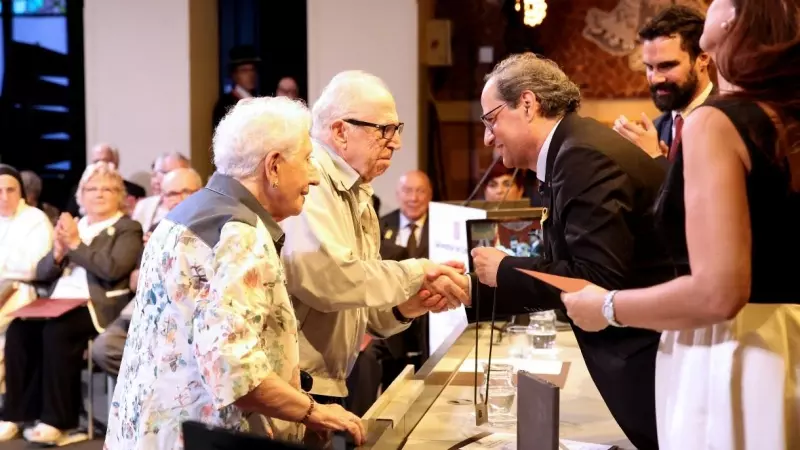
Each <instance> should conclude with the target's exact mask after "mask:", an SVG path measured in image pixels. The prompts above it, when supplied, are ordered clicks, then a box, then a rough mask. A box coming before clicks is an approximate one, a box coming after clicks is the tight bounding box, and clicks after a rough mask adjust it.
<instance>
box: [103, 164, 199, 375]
mask: <svg viewBox="0 0 800 450" xmlns="http://www.w3.org/2000/svg"><path fill="white" fill-rule="evenodd" d="M202 187H203V182H202V180H201V179H200V175H199V174H198V173H197V172H196V171H195V170H194V169H191V168H186V167H181V168H178V169H175V170H173V171H171V172H169V173H168V174H166V175H165V176H164V179H163V181H161V189H162V190H161V197H162V198H163V204H164V206H165V207H166V208H167V211H170V210H172V208H174V207H176V206H178V204H179V203H180V202H182V201H183V200H184V199H185V198H186V197H188V196H190V195H192V194H193V193H195V192H197V191H199V190H200V188H202ZM149 237H150V232H147V233H145V234H144V241H145V243H147V239H148V238H149ZM139 258H140V264H141V255H140V257H139ZM140 264H137V268H136V270H134V271H133V273H131V278H130V289H131V292H136V285H137V284H138V281H139V268H138V267H139V265H140ZM133 302H134V300H131V302H130V303H129V304H128V306H126V307H125V309H124V310H123V311H122V313H121V314H120V316H119V317H118V318H117V319H116V320H115V321H114V322H112V323H111V325H109V326H108V328H106V330H105V331H104V332H102V333H101V334H100V335H99V336H97V338H96V339H95V341H94V346H92V358H93V359H94V360H95V362H97V365H98V366H100V368H102V369H103V370H104V371H106V372H107V373H108V374H110V375H113V376H115V377H116V376H117V374H118V373H119V365H120V363H121V362H122V349H123V348H124V347H125V339H126V338H127V337H128V327H129V326H130V324H131V313H132V308H133Z"/></svg>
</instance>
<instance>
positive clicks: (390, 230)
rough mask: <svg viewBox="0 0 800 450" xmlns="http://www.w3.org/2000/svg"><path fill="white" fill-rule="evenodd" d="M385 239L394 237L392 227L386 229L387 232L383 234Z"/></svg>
mask: <svg viewBox="0 0 800 450" xmlns="http://www.w3.org/2000/svg"><path fill="white" fill-rule="evenodd" d="M383 238H384V239H391V238H392V229H391V228H390V229H388V230H386V233H384V234H383Z"/></svg>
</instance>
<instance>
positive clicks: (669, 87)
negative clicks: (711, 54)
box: [650, 66, 698, 112]
mask: <svg viewBox="0 0 800 450" xmlns="http://www.w3.org/2000/svg"><path fill="white" fill-rule="evenodd" d="M697 84H698V80H697V73H696V72H695V71H694V66H692V70H690V71H689V76H688V78H687V79H686V82H685V83H683V84H680V85H679V84H678V83H674V82H671V81H665V82H663V83H658V84H653V85H650V96H651V97H652V98H653V103H655V105H656V108H658V109H659V110H661V111H663V112H667V111H680V110H683V109H685V108H686V107H687V106H689V103H691V102H692V98H694V93H695V92H697ZM661 90H663V91H667V93H666V94H659V93H658V91H661Z"/></svg>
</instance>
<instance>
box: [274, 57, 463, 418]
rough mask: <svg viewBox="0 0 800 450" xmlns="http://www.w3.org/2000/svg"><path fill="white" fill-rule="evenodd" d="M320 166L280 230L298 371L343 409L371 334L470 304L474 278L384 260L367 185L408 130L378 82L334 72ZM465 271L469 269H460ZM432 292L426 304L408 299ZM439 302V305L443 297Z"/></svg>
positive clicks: (316, 134)
mask: <svg viewBox="0 0 800 450" xmlns="http://www.w3.org/2000/svg"><path fill="white" fill-rule="evenodd" d="M312 116H313V126H312V129H311V136H312V138H313V144H314V151H313V160H314V163H315V165H316V167H317V169H318V170H319V172H320V184H319V187H317V188H314V189H312V190H311V192H310V193H309V195H308V197H307V199H306V205H305V207H304V208H303V211H302V213H301V214H300V215H299V216H296V217H290V218H288V219H286V220H285V221H284V222H283V223H282V227H283V229H284V232H285V233H286V242H285V246H284V249H283V260H284V265H285V267H286V274H287V281H288V288H289V293H290V294H291V295H292V297H293V299H292V300H293V304H294V308H295V311H296V313H297V317H298V319H299V321H300V323H301V324H302V327H301V328H300V330H299V332H300V355H301V367H300V368H301V369H303V370H305V371H307V372H309V373H310V374H311V375H312V376H313V377H314V386H313V389H312V393H313V394H315V396H316V397H315V398H317V401H319V402H321V403H322V402H324V403H342V402H343V398H344V397H346V396H347V387H346V384H345V379H346V378H347V375H348V373H349V372H350V370H351V368H352V367H353V364H354V362H355V359H356V357H357V356H358V353H359V344H360V342H361V337H362V336H363V335H364V333H365V331H368V332H369V333H371V334H372V335H374V336H376V337H382V338H385V337H388V336H390V335H392V334H395V333H397V332H400V331H402V330H405V329H406V328H408V326H409V325H410V323H411V321H413V320H414V318H416V317H419V316H421V315H423V314H425V313H426V312H428V310H429V309H431V308H433V310H436V309H437V308H439V306H438V305H442V303H441V302H442V301H443V300H446V303H445V305H446V306H445V307H450V306H452V307H455V306H457V305H460V304H461V302H462V301H468V298H467V295H466V294H465V290H466V289H467V286H468V280H467V278H466V276H465V275H463V274H461V273H459V271H458V270H457V269H454V268H451V267H443V268H442V270H443V271H444V272H443V273H444V274H445V275H443V276H440V277H438V278H433V277H431V279H432V280H434V281H428V280H427V279H426V276H425V275H426V272H427V271H428V270H433V269H434V268H436V267H438V266H437V265H434V264H432V263H431V262H430V261H428V260H426V259H407V260H404V261H383V260H381V258H380V255H379V248H380V231H379V225H378V217H377V215H376V214H375V211H374V209H373V206H372V194H373V189H372V186H371V185H370V182H371V181H372V180H374V179H375V178H376V177H378V176H379V175H381V174H383V173H384V172H385V171H386V170H387V169H388V168H389V165H390V163H391V158H392V155H393V154H394V152H395V151H397V150H399V149H400V145H401V137H400V134H401V132H402V130H403V124H402V122H400V121H399V120H398V116H397V109H396V106H395V102H394V98H393V97H392V94H391V93H390V92H389V89H388V88H387V87H386V85H385V84H384V83H383V81H381V80H380V79H379V78H377V77H375V76H374V75H370V74H368V73H365V72H360V71H349V72H342V73H340V74H338V75H336V76H335V77H334V78H333V79H332V80H331V82H330V83H329V84H328V86H327V87H325V89H324V90H323V92H322V94H321V96H320V98H319V100H317V102H316V104H314V107H313V109H312ZM461 270H463V268H461ZM428 295H431V297H430V299H429V300H430V301H426V302H423V303H422V304H423V305H426V306H427V308H419V307H415V305H419V304H420V302H419V301H407V300H408V299H409V298H415V299H418V298H419V297H427V296H428ZM440 296H441V298H438V297H440Z"/></svg>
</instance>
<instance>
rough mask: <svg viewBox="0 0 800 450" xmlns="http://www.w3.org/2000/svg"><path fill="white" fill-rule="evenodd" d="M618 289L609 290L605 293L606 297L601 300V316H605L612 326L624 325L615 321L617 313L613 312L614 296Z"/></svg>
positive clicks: (621, 326)
mask: <svg viewBox="0 0 800 450" xmlns="http://www.w3.org/2000/svg"><path fill="white" fill-rule="evenodd" d="M617 292H619V291H611V292H609V293H608V294H606V299H605V301H604V302H603V317H605V318H606V320H607V321H608V324H609V325H611V326H612V327H620V328H623V327H625V325H623V324H621V323H619V322H617V315H616V313H615V312H614V296H615V295H617Z"/></svg>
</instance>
